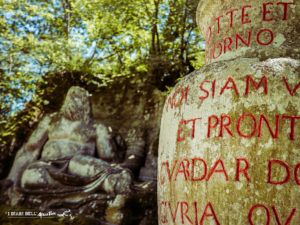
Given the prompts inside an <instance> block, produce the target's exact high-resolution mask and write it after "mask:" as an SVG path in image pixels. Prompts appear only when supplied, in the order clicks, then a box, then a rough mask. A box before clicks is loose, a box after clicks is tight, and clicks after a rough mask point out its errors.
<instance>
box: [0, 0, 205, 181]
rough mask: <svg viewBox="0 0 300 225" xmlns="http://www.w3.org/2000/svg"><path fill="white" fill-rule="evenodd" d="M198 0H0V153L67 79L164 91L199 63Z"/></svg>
mask: <svg viewBox="0 0 300 225" xmlns="http://www.w3.org/2000/svg"><path fill="white" fill-rule="evenodd" d="M197 4H198V0H176V1H169V0H126V1H125V0H38V1H37V0H0V64H1V66H0V90H1V93H0V99H1V101H0V148H1V153H2V154H1V156H0V158H1V157H4V155H8V156H12V155H13V154H14V149H16V148H18V147H19V146H18V145H20V144H21V143H22V142H23V141H24V139H25V138H26V137H27V136H28V133H30V132H31V130H32V128H33V127H34V126H35V124H36V122H38V121H39V119H40V118H41V117H42V116H43V115H44V114H45V113H48V112H52V111H54V110H57V109H58V107H59V106H60V104H61V101H62V99H63V98H62V96H64V95H65V94H66V92H67V90H68V89H69V87H71V86H73V85H78V86H81V87H84V88H85V89H87V90H88V91H89V92H90V93H95V92H98V91H99V90H101V89H103V88H109V87H114V88H115V87H116V85H115V84H116V83H118V85H126V83H128V82H130V80H133V79H141V80H143V81H144V85H145V86H147V85H151V86H155V87H156V88H158V89H159V90H161V91H165V92H168V90H170V89H171V87H172V86H174V84H175V83H176V81H177V80H178V79H179V78H181V77H183V76H185V75H187V74H188V73H190V72H192V71H194V70H195V69H197V68H200V67H201V66H203V65H204V42H203V39H202V37H201V36H200V35H199V33H198V30H197V27H196V21H195V12H196V7H197ZM117 87H118V86H117ZM108 90H109V89H108ZM58 96H59V97H58ZM4 153H5V154H4ZM4 175H5V173H4ZM4 175H2V177H1V178H3V176H4Z"/></svg>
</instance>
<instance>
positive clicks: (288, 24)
mask: <svg viewBox="0 0 300 225" xmlns="http://www.w3.org/2000/svg"><path fill="white" fill-rule="evenodd" d="M299 17H300V5H299V4H298V3H297V2H295V1H292V0H286V1H281V0H276V1H265V0H256V1H255V2H254V1H238V0H232V1H219V0H210V1H207V0H202V1H200V3H199V6H198V9H197V22H198V26H199V28H200V31H201V33H202V34H203V36H204V37H205V39H206V62H207V63H211V62H216V61H221V60H230V59H235V58H237V57H241V56H243V57H249V58H250V57H257V58H260V59H263V60H264V59H268V58H276V57H282V56H284V57H292V58H294V59H299V58H300V51H299V49H300V43H299V30H300V24H299V22H298V20H299V19H298V18H299Z"/></svg>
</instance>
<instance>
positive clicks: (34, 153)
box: [7, 115, 51, 184]
mask: <svg viewBox="0 0 300 225" xmlns="http://www.w3.org/2000/svg"><path fill="white" fill-rule="evenodd" d="M50 121H51V116H49V115H47V116H45V117H44V118H43V119H42V121H41V122H40V123H39V125H38V127H37V128H36V130H35V131H34V132H33V133H32V134H31V136H30V138H29V140H28V141H27V143H26V144H24V145H23V146H22V147H21V149H19V150H18V152H17V154H16V157H15V160H14V163H13V166H12V168H11V170H10V173H9V175H8V177H7V179H9V180H11V181H13V183H14V184H16V183H17V181H18V180H19V178H20V176H21V174H22V172H23V170H24V169H25V168H26V167H27V166H28V165H29V164H30V163H32V162H33V161H35V160H36V159H37V158H38V156H39V155H40V152H41V150H42V148H43V145H44V144H45V142H46V141H47V139H48V127H49V124H50Z"/></svg>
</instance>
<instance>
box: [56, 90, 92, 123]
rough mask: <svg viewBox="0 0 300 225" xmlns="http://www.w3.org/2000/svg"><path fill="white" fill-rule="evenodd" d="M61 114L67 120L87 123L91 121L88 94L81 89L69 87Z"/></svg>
mask: <svg viewBox="0 0 300 225" xmlns="http://www.w3.org/2000/svg"><path fill="white" fill-rule="evenodd" d="M61 112H62V114H63V116H64V117H66V118H67V119H69V120H72V121H77V120H82V121H85V122H89V121H90V120H91V119H92V110H91V105H90V101H89V93H88V92H87V91H86V90H85V89H83V88H81V87H77V86H73V87H71V88H70V89H69V91H68V93H67V96H66V99H65V101H64V103H63V105H62V108H61Z"/></svg>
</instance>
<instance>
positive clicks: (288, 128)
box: [158, 0, 300, 225]
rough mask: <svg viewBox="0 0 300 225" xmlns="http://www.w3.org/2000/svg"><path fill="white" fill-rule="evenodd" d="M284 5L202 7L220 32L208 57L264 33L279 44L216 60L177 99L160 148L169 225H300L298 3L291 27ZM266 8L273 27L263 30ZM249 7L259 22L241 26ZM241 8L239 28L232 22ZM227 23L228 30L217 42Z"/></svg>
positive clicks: (161, 190)
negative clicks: (226, 43)
mask: <svg viewBox="0 0 300 225" xmlns="http://www.w3.org/2000/svg"><path fill="white" fill-rule="evenodd" d="M279 2H281V1H273V2H271V3H269V2H266V1H255V2H254V1H246V2H245V1H230V0H227V1H226V0H225V1H206V0H204V1H201V2H200V5H199V8H198V13H201V15H199V14H198V23H199V25H200V27H201V30H202V32H203V30H204V31H205V32H206V29H207V27H208V26H211V27H212V30H213V32H212V36H211V38H210V40H207V42H209V43H208V45H207V49H210V48H214V46H215V45H216V44H217V43H219V42H221V40H224V38H226V37H228V36H230V35H232V34H236V33H239V34H240V35H241V36H242V37H247V34H248V31H249V30H252V34H253V35H254V34H255V35H256V34H257V32H259V31H260V29H264V28H266V29H270V30H272V32H274V42H272V43H270V44H269V45H264V46H262V45H259V44H257V43H252V44H251V46H249V48H248V47H247V48H244V49H238V50H236V49H232V51H228V52H227V53H225V54H223V53H222V55H221V56H220V57H218V58H216V59H213V60H210V56H209V55H207V63H208V64H209V65H206V66H205V67H204V68H202V69H200V70H198V71H196V72H194V73H192V74H190V75H188V76H187V77H185V78H183V79H182V80H181V82H180V83H179V84H178V85H176V87H175V88H174V89H173V91H172V92H171V93H170V95H169V97H168V98H167V100H166V103H165V106H164V112H163V116H162V123H161V132H160V144H159V161H158V165H159V175H158V208H159V223H160V224H280V223H289V224H291V225H296V224H299V223H300V214H299V209H300V202H299V201H298V199H299V197H300V188H299V187H300V186H299V185H300V182H299V181H300V180H299V170H300V152H299V149H300V142H299V140H300V136H299V129H300V122H299V119H300V116H299V114H300V112H299V110H300V101H299V82H300V70H299V68H300V61H299V54H297V52H299V41H298V38H297V37H299V35H300V33H299V31H300V30H299V23H298V22H297V19H295V18H298V17H299V2H298V1H296V2H294V3H295V4H287V5H286V7H287V13H288V17H287V20H282V18H283V17H284V15H285V14H284V11H282V10H283V9H284V6H283V5H282V4H281V3H280V4H278V3H279ZM285 2H288V3H292V1H285ZM263 3H266V4H265V5H266V6H265V7H267V9H268V10H270V11H271V13H266V11H265V14H266V17H267V18H271V17H273V18H274V20H272V21H268V22H267V21H264V22H261V20H262V16H263V10H262V9H261V7H262V6H263ZM244 5H251V7H250V6H249V7H244V20H247V21H248V20H252V22H251V23H250V22H249V23H245V24H241V20H242V18H241V12H243V10H242V8H243V6H244ZM272 5H273V8H272V9H271V8H269V7H271V6H272ZM277 7H280V10H279V9H277ZM233 9H238V11H236V12H235V13H236V14H234V16H233V18H234V26H233V28H230V14H228V15H227V17H226V16H225V15H226V12H228V11H230V10H233ZM245 13H247V14H249V16H246V14H245ZM219 15H223V17H224V18H223V19H224V22H223V23H222V26H221V27H220V33H219V34H217V30H216V29H217V27H216V26H217V23H216V21H215V19H216V18H217V17H218V16H219ZM225 17H226V18H225ZM228 18H229V20H228ZM213 23H214V25H212V24H213ZM283 36H284V38H283ZM254 37H255V36H253V38H254ZM277 37H279V38H277ZM281 37H282V40H284V41H280V40H281ZM255 38H256V37H255ZM261 38H262V39H261V40H262V41H264V43H265V42H267V41H268V40H269V39H267V38H268V36H264V35H262V36H261ZM265 38H266V39H265ZM275 39H276V40H278V41H279V42H278V43H277V44H276V42H275ZM245 40H246V41H247V38H245ZM255 40H256V39H255ZM222 43H224V41H223V42H222ZM239 43H241V42H240V40H239ZM233 44H235V42H233ZM233 46H235V45H233ZM223 50H224V49H223ZM279 53H280V54H279ZM296 54H297V55H296ZM229 59H230V60H229ZM214 61H219V62H214ZM211 62H214V63H211Z"/></svg>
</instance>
